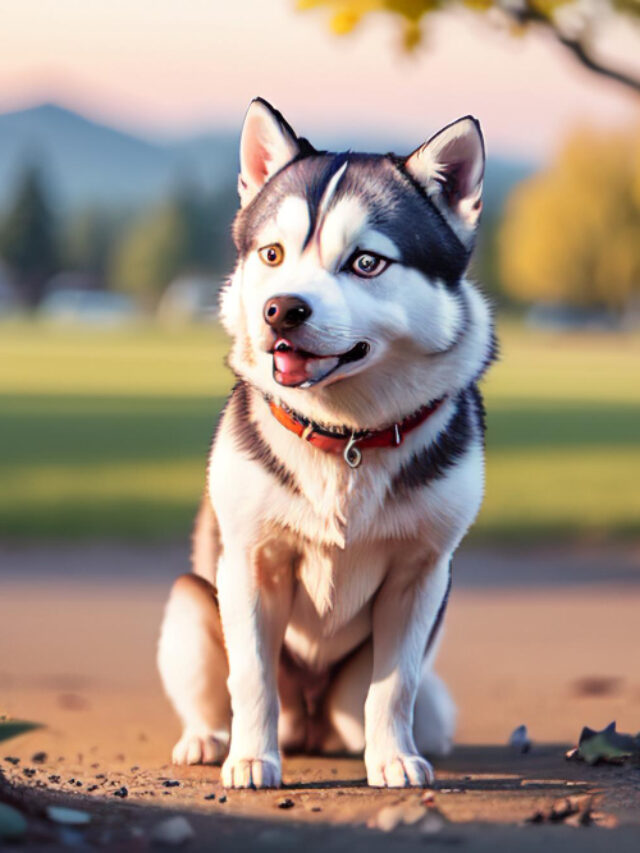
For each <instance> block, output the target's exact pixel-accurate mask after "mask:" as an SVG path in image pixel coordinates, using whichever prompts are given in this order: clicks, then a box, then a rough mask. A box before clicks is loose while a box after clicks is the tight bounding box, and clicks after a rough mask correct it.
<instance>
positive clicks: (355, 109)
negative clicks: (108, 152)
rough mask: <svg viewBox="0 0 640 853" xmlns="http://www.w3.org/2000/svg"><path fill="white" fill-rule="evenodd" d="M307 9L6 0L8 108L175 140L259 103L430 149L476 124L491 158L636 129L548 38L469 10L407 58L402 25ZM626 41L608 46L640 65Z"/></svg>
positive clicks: (2, 99)
mask: <svg viewBox="0 0 640 853" xmlns="http://www.w3.org/2000/svg"><path fill="white" fill-rule="evenodd" d="M293 7H294V2H293V0H241V2H240V0H239V2H236V3H231V2H229V0H225V2H221V1H220V0H183V2H178V0H19V2H17V0H0V20H1V21H2V52H1V54H0V109H2V110H6V109H13V108H18V107H21V106H24V105H28V104H32V103H37V102H40V101H43V100H54V101H58V102H61V103H63V104H64V105H66V106H69V107H72V108H76V109H79V110H81V111H83V112H84V113H86V114H88V115H89V116H91V117H95V118H98V119H106V120H108V121H110V122H113V123H117V124H120V125H125V126H130V127H136V128H138V129H142V130H146V131H155V130H163V131H170V132H172V133H173V132H175V133H181V132H188V131H191V130H193V129H203V128H205V127H210V126H216V125H218V126H219V125H224V126H227V127H236V126H238V125H239V123H240V121H241V119H242V115H243V113H244V110H245V108H246V105H247V103H248V101H249V100H250V99H251V98H252V97H253V96H254V95H257V94H260V95H263V96H264V97H266V98H268V99H269V100H270V101H272V103H274V104H275V105H276V106H278V107H279V108H280V109H281V110H282V111H283V112H284V113H285V115H286V116H287V117H288V118H289V120H290V121H291V122H292V124H293V125H294V127H295V128H296V129H297V130H298V131H299V132H300V133H303V134H306V135H310V136H312V137H314V138H315V139H317V140H318V143H319V144H322V143H323V140H324V139H327V138H331V137H332V136H335V135H336V132H339V133H340V135H341V136H343V137H347V138H348V134H349V131H351V130H353V131H354V132H355V131H357V133H358V137H359V138H362V136H363V135H365V134H366V133H367V132H372V133H383V134H384V135H385V137H387V138H393V137H396V136H397V138H398V140H399V141H402V142H405V141H406V140H415V142H416V144H417V143H418V142H419V141H420V140H421V139H422V138H423V137H424V136H425V135H428V134H429V133H431V132H432V131H433V130H434V129H436V128H437V127H439V126H441V125H443V124H445V123H447V122H449V121H451V120H452V119H454V118H456V117H458V116H460V115H464V114H466V113H473V114H475V115H477V116H478V117H479V118H480V120H481V122H482V124H483V127H484V130H485V134H486V136H487V140H488V144H489V149H490V150H492V151H495V152H497V153H502V154H511V155H515V156H518V157H539V156H544V155H546V154H548V153H549V152H550V151H551V150H553V148H554V147H555V146H556V145H557V144H558V142H559V141H560V139H561V138H562V136H563V135H564V134H565V133H566V132H567V130H568V129H569V128H570V127H571V126H573V125H575V124H576V123H591V124H596V125H600V126H605V127H608V126H611V127H612V126H616V125H619V124H624V123H628V122H630V121H633V120H637V119H638V117H639V106H638V105H639V103H640V101H639V99H637V98H633V97H632V96H630V95H628V94H626V92H625V91H624V90H622V89H621V88H620V87H618V86H616V85H615V84H613V83H610V82H608V81H603V80H600V79H598V78H596V77H595V76H594V75H593V74H590V73H589V72H587V71H586V70H583V69H581V68H580V67H578V66H577V65H576V64H575V63H574V62H573V61H572V60H571V59H570V58H569V57H567V56H565V52H564V50H563V49H562V48H561V47H559V46H556V45H554V44H552V43H551V41H548V40H547V39H546V38H544V37H543V36H538V35H533V34H532V35H529V36H527V37H525V38H519V39H514V38H511V37H509V36H508V35H506V34H502V33H499V32H497V31H495V30H494V29H492V28H491V27H490V26H489V25H488V24H483V23H479V22H476V20H475V19H474V18H472V16H471V15H470V13H456V14H454V15H448V16H443V17H441V18H440V19H438V20H437V21H435V22H434V23H432V24H431V26H430V27H429V29H428V32H427V35H426V39H425V42H426V43H425V46H424V48H422V49H421V50H420V52H419V53H418V55H416V56H413V57H407V56H405V55H402V54H401V53H400V51H399V50H398V46H397V45H398V38H397V30H396V28H395V26H394V22H393V20H392V19H390V18H386V17H383V16H378V17H377V18H376V19H374V20H372V21H370V22H369V23H367V24H366V25H364V26H363V27H362V28H361V30H358V32H357V33H356V34H355V35H354V36H351V37H346V38H337V37H335V36H333V35H331V34H330V33H329V31H328V26H327V16H326V15H325V14H322V13H320V12H311V13H300V12H295V11H294V8H293ZM631 47H632V42H631V40H630V38H628V37H626V36H625V33H624V32H621V31H618V32H613V33H611V34H610V36H609V38H608V40H607V44H606V48H607V50H609V51H610V52H611V53H613V54H619V55H620V56H621V57H622V61H623V62H624V57H625V56H626V57H627V62H628V61H629V57H631V56H632V52H631Z"/></svg>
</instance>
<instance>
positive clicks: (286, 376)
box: [273, 350, 309, 385]
mask: <svg viewBox="0 0 640 853" xmlns="http://www.w3.org/2000/svg"><path fill="white" fill-rule="evenodd" d="M307 361H308V357H307V356H304V355H302V354H301V353H299V352H296V351H295V350H286V351H284V352H280V351H278V350H276V352H274V354H273V363H274V365H275V368H276V371H277V373H278V377H277V379H278V381H279V382H281V383H282V384H283V385H297V384H298V383H299V382H304V380H305V379H308V378H309V377H308V376H307V371H306V365H307Z"/></svg>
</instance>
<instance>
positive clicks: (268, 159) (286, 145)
mask: <svg viewBox="0 0 640 853" xmlns="http://www.w3.org/2000/svg"><path fill="white" fill-rule="evenodd" d="M299 153H300V144H299V141H298V137H297V136H296V134H295V132H294V131H293V129H292V128H291V126H290V125H289V124H288V123H287V122H286V121H285V119H284V118H283V117H282V115H280V113H279V112H278V111H277V110H275V109H274V108H273V107H272V106H271V104H269V103H267V101H265V100H263V99H262V98H255V99H254V100H253V101H251V103H250V104H249V109H248V110H247V114H246V116H245V119H244V125H243V127H242V137H241V139H240V175H239V176H238V192H239V194H240V203H241V206H242V207H245V206H246V205H247V204H249V202H250V201H251V200H252V199H253V198H254V197H255V196H256V195H257V194H258V193H259V192H260V190H261V189H262V187H263V186H264V185H265V184H266V182H267V181H268V180H269V178H271V177H273V175H275V173H276V172H277V171H279V170H280V169H282V168H283V167H284V166H286V165H287V163H290V162H291V161H292V160H294V159H295V158H296V157H297V156H298V154H299Z"/></svg>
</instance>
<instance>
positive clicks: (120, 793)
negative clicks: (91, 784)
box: [113, 785, 129, 800]
mask: <svg viewBox="0 0 640 853" xmlns="http://www.w3.org/2000/svg"><path fill="white" fill-rule="evenodd" d="M113 796H114V797H120V798H121V799H123V800H124V798H125V797H128V796H129V791H128V790H127V789H126V788H125V786H124V785H123V786H122V788H118V790H117V791H114V792H113Z"/></svg>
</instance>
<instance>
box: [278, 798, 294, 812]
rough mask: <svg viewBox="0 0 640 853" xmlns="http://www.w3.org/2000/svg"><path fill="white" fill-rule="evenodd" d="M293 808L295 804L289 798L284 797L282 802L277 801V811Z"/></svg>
mask: <svg viewBox="0 0 640 853" xmlns="http://www.w3.org/2000/svg"><path fill="white" fill-rule="evenodd" d="M294 806H295V803H294V802H293V800H292V799H291V797H284V798H283V799H282V800H278V808H279V809H292V808H293V807H294Z"/></svg>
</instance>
